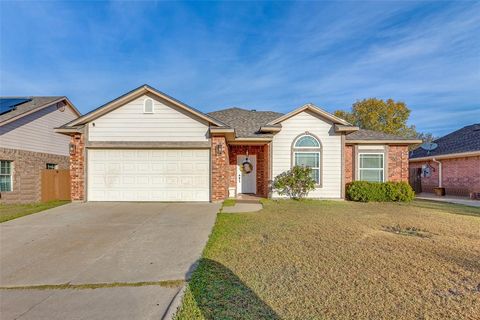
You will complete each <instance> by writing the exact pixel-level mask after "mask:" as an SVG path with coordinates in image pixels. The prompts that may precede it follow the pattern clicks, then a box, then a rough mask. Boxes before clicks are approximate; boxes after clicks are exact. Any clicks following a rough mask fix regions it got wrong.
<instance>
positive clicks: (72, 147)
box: [68, 143, 76, 155]
mask: <svg viewBox="0 0 480 320" xmlns="http://www.w3.org/2000/svg"><path fill="white" fill-rule="evenodd" d="M75 149H76V147H75V144H73V143H69V144H68V151H69V152H70V154H71V155H74V154H75Z"/></svg>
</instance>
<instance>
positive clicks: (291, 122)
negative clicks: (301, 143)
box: [272, 111, 342, 198]
mask: <svg viewBox="0 0 480 320" xmlns="http://www.w3.org/2000/svg"><path fill="white" fill-rule="evenodd" d="M306 131H308V132H310V133H311V134H313V135H315V136H316V137H317V138H318V139H320V143H321V144H322V155H321V158H322V168H321V170H320V172H321V173H320V174H321V175H322V177H321V180H322V186H321V187H318V188H317V189H315V190H314V191H312V192H310V194H309V197H311V198H341V181H342V141H341V135H340V134H336V133H335V132H334V129H333V124H332V123H331V122H329V121H328V120H325V119H323V118H319V117H318V116H317V115H315V114H313V113H311V112H309V111H304V112H301V113H299V114H297V115H295V116H293V117H291V118H289V119H287V120H285V121H283V122H282V130H281V131H280V132H279V133H278V134H276V135H275V136H274V138H273V151H272V153H273V157H272V158H273V163H272V174H273V177H276V176H277V175H279V174H280V173H282V172H284V171H287V170H289V169H290V168H291V167H292V150H291V147H292V143H293V140H294V139H295V138H296V137H297V136H298V135H300V134H302V133H305V132H306ZM273 196H274V197H278V195H277V194H275V193H274V194H273Z"/></svg>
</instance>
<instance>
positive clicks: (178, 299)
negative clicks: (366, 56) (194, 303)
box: [162, 282, 188, 320]
mask: <svg viewBox="0 0 480 320" xmlns="http://www.w3.org/2000/svg"><path fill="white" fill-rule="evenodd" d="M187 285H188V282H185V284H184V285H183V286H182V287H181V288H180V290H178V292H177V294H176V295H175V296H174V297H173V299H172V301H171V302H170V304H169V305H168V308H167V311H165V313H164V314H163V317H162V320H172V319H173V317H174V316H175V313H177V310H178V307H180V304H181V303H182V300H183V296H184V295H185V290H186V289H187Z"/></svg>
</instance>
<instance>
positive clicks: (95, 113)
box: [60, 84, 228, 128]
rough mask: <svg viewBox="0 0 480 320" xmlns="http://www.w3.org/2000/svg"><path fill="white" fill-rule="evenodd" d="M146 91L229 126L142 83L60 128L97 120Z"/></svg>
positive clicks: (220, 125)
mask: <svg viewBox="0 0 480 320" xmlns="http://www.w3.org/2000/svg"><path fill="white" fill-rule="evenodd" d="M146 93H150V94H153V95H154V96H156V97H159V98H161V99H163V100H166V101H168V102H170V103H172V104H174V105H175V106H177V107H179V108H180V109H183V110H185V111H187V112H189V113H191V114H193V115H195V116H197V117H198V118H200V119H203V120H205V121H207V122H209V123H210V124H213V125H215V126H219V127H228V126H227V125H226V124H225V123H222V122H221V121H218V120H217V119H214V118H212V117H210V116H208V115H206V114H204V113H203V112H201V111H199V110H197V109H195V108H193V107H190V106H189V105H187V104H185V103H183V102H181V101H180V100H177V99H175V98H173V97H171V96H169V95H167V94H166V93H163V92H161V91H159V90H157V89H155V88H153V87H151V86H149V85H148V84H144V85H141V86H140V87H138V88H135V89H133V90H132V91H129V92H127V93H125V94H123V95H121V96H120V97H118V98H115V99H113V100H112V101H110V102H107V103H106V104H104V105H102V106H100V107H98V108H96V109H93V110H92V111H90V112H88V113H86V114H85V115H83V116H81V117H79V118H77V119H75V120H73V121H70V122H69V123H67V124H65V125H63V126H61V127H60V128H71V127H75V126H78V125H83V124H85V123H87V122H89V121H92V120H95V119H97V118H99V117H100V116H102V115H104V114H106V113H108V112H110V111H113V110H115V109H116V108H118V107H120V106H122V105H123V104H124V103H126V102H128V101H131V100H132V99H134V98H136V97H139V96H141V95H144V94H146Z"/></svg>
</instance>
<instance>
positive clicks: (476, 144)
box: [410, 123, 480, 159]
mask: <svg viewBox="0 0 480 320" xmlns="http://www.w3.org/2000/svg"><path fill="white" fill-rule="evenodd" d="M433 142H434V143H436V144H437V145H438V146H437V148H436V149H434V150H431V151H430V152H429V151H427V150H425V149H423V148H422V147H418V148H417V149H415V150H413V151H412V152H411V153H410V159H412V158H422V157H432V156H439V155H446V154H452V153H461V152H472V151H480V123H476V124H472V125H469V126H466V127H463V128H462V129H459V130H457V131H454V132H452V133H449V134H447V135H446V136H443V137H441V138H439V139H437V140H434V141H433Z"/></svg>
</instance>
